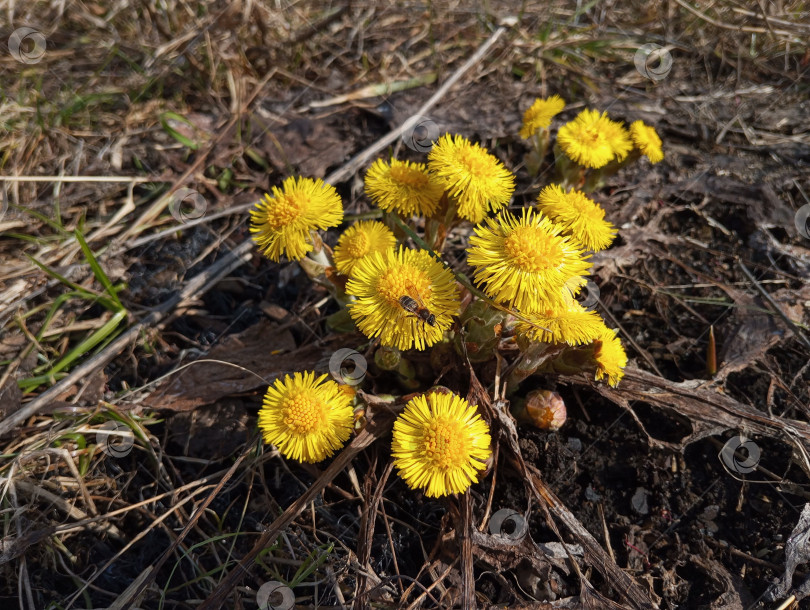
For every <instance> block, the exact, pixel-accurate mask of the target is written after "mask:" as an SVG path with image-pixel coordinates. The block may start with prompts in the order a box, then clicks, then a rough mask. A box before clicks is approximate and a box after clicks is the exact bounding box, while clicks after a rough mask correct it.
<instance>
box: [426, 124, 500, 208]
mask: <svg viewBox="0 0 810 610" xmlns="http://www.w3.org/2000/svg"><path fill="white" fill-rule="evenodd" d="M428 166H429V167H430V170H431V171H432V172H434V174H435V175H436V178H437V180H438V182H439V183H440V184H441V185H442V186H443V188H444V189H445V190H446V191H447V192H448V194H449V195H450V196H451V197H453V198H454V199H455V200H456V202H457V204H458V215H459V216H460V217H461V218H466V219H467V220H471V221H472V222H475V223H477V222H481V221H482V220H483V219H484V216H486V214H487V211H488V210H493V211H496V210H499V209H501V208H502V207H503V206H505V205H506V204H507V203H509V200H510V199H511V198H512V192H513V191H514V190H515V177H514V175H513V174H512V172H510V171H509V170H508V169H506V168H505V167H504V166H503V164H502V163H501V162H500V161H499V160H498V159H497V158H496V157H494V156H493V155H491V154H489V153H488V152H487V149H486V148H482V147H480V146H479V145H478V144H471V143H470V141H469V140H467V139H466V138H464V137H462V136H459V135H456V136H451V135H450V134H445V135H443V136H442V137H441V138H439V141H438V142H436V144H434V145H433V148H431V149H430V153H429V154H428Z"/></svg>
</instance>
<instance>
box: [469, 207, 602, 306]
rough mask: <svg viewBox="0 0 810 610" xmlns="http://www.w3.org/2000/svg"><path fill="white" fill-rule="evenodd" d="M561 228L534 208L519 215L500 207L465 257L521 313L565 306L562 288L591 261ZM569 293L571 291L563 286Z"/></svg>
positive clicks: (496, 295) (490, 291)
mask: <svg viewBox="0 0 810 610" xmlns="http://www.w3.org/2000/svg"><path fill="white" fill-rule="evenodd" d="M561 231H562V227H559V226H557V225H555V224H554V223H552V222H551V221H550V220H549V219H548V218H545V217H543V216H542V214H537V213H535V212H533V211H531V210H527V209H525V208H524V209H523V214H522V216H520V217H517V216H515V215H513V214H511V213H509V212H502V213H501V214H500V215H498V217H497V218H488V219H487V221H486V224H485V225H484V224H481V225H478V226H477V227H476V228H475V235H473V236H472V237H471V238H470V247H469V248H468V249H467V262H468V263H469V264H470V265H471V266H473V267H476V271H475V281H476V282H478V283H479V284H480V283H485V284H486V286H485V287H484V292H486V294H487V295H488V296H489V297H491V298H492V299H494V300H496V301H498V302H499V303H503V304H508V305H510V306H514V307H517V308H518V309H519V310H520V311H522V312H526V313H528V312H535V311H543V310H546V309H553V308H555V307H562V306H564V304H565V300H564V291H563V289H564V288H565V286H566V285H569V284H571V282H572V280H574V278H575V277H576V276H580V275H584V274H585V273H586V272H587V271H588V268H589V267H590V263H588V261H587V260H586V258H585V257H584V256H583V254H582V251H581V250H579V249H578V248H577V247H576V246H575V245H574V244H573V243H572V242H571V238H570V237H561V236H560V232H561ZM565 293H566V294H568V295H569V296H570V291H565Z"/></svg>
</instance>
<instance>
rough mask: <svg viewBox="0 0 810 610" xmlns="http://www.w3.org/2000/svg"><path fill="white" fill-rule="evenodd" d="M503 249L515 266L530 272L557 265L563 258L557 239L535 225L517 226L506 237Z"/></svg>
mask: <svg viewBox="0 0 810 610" xmlns="http://www.w3.org/2000/svg"><path fill="white" fill-rule="evenodd" d="M504 250H506V254H507V255H508V256H509V258H510V259H511V261H512V263H514V264H515V266H517V267H518V268H520V269H522V270H523V271H528V272H532V273H537V272H539V271H543V270H544V269H551V268H554V267H558V266H559V265H560V263H561V262H562V258H563V252H562V249H561V248H560V246H559V244H558V243H557V240H554V239H552V238H551V237H550V236H548V235H546V234H545V233H544V232H542V231H540V230H539V229H538V228H537V227H517V228H516V229H515V230H513V231H512V233H511V234H510V235H509V237H507V238H506V242H505V243H504Z"/></svg>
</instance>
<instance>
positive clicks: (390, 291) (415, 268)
mask: <svg viewBox="0 0 810 610" xmlns="http://www.w3.org/2000/svg"><path fill="white" fill-rule="evenodd" d="M346 294H349V295H353V296H354V297H356V300H355V301H353V302H351V303H349V304H348V305H347V307H348V309H349V314H350V315H351V317H352V319H353V320H354V322H355V324H356V325H357V328H358V329H359V330H360V332H362V333H363V334H364V335H366V336H367V337H369V338H373V337H379V338H380V344H381V345H384V346H387V347H395V348H397V349H400V350H406V349H411V348H412V347H415V348H416V349H418V350H423V349H425V347H426V346H427V347H429V346H431V345H433V344H434V343H437V342H438V341H440V340H441V339H442V337H443V335H444V331H445V330H447V329H448V328H449V327H450V325H451V324H452V318H453V316H454V315H456V314H457V313H458V310H459V307H460V303H459V292H458V287H457V286H456V282H455V278H454V277H453V274H452V273H451V272H450V270H449V269H446V268H445V267H444V266H442V264H441V263H439V262H438V261H436V260H435V259H434V258H433V257H432V256H431V255H430V254H429V253H428V252H426V251H424V250H408V249H405V248H403V247H401V246H400V248H399V250H394V249H390V250H386V251H384V252H376V253H374V254H370V255H369V256H367V257H365V258H364V259H363V260H362V261H360V262H359V263H358V264H357V266H356V267H355V268H354V271H353V275H352V277H351V279H350V280H349V281H348V283H347V284H346Z"/></svg>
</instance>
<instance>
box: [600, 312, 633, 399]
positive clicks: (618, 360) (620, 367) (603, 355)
mask: <svg viewBox="0 0 810 610" xmlns="http://www.w3.org/2000/svg"><path fill="white" fill-rule="evenodd" d="M596 340H597V341H599V344H598V345H596V349H595V350H594V353H593V357H594V359H595V360H596V365H597V366H596V379H603V378H605V377H607V378H608V385H610V386H611V387H613V388H615V387H616V386H617V385H619V380H621V378H622V377H624V367H626V366H627V354H626V353H625V351H624V347H622V342H621V339H619V337H618V335H617V333H616V331H615V330H612V329H610V328H608V327H607V326H604V324H603V328H602V329H601V331H600V333H599V335H598V336H597V337H596Z"/></svg>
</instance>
